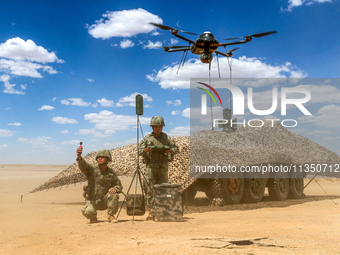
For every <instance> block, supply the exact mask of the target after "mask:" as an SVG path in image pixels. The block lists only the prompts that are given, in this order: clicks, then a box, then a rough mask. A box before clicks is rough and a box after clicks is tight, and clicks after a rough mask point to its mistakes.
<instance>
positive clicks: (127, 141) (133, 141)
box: [124, 137, 140, 144]
mask: <svg viewBox="0 0 340 255" xmlns="http://www.w3.org/2000/svg"><path fill="white" fill-rule="evenodd" d="M139 142H140V141H139ZM133 143H137V138H136V137H134V138H131V139H129V140H126V141H125V142H124V144H133Z"/></svg>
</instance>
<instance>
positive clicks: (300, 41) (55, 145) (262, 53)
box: [0, 0, 340, 164]
mask: <svg viewBox="0 0 340 255" xmlns="http://www.w3.org/2000/svg"><path fill="white" fill-rule="evenodd" d="M206 3H207V2H206V1H195V2H192V1H184V2H183V1H171V3H169V2H161V1H17V0H11V1H1V3H0V29H1V30H0V31H1V33H0V119H1V122H0V163H2V164H5V163H7V164H13V163H21V164H72V163H73V162H74V160H75V150H76V148H77V146H78V145H79V141H82V142H83V143H84V153H88V152H91V151H96V150H99V149H102V148H107V149H112V148H116V147H120V146H124V145H126V144H130V143H133V142H135V140H136V127H135V126H136V115H135V107H134V98H135V95H136V93H141V94H143V95H144V115H143V116H141V122H142V124H143V131H144V133H147V132H150V130H151V129H150V127H149V125H148V124H149V121H150V118H151V117H152V116H154V115H161V116H163V117H164V118H165V120H166V126H165V128H164V131H165V132H166V133H168V134H170V135H172V136H178V135H188V134H189V125H190V119H189V114H188V112H190V110H189V108H190V90H189V87H190V78H208V75H209V73H208V66H207V65H205V64H202V63H200V61H199V56H197V55H193V54H190V53H189V54H188V57H187V63H186V64H185V65H184V66H183V67H181V70H180V72H179V74H177V75H176V71H177V68H178V63H179V61H180V59H181V57H182V54H181V53H166V52H164V51H163V50H162V49H150V48H148V47H147V46H153V45H155V46H157V45H159V46H167V45H187V43H186V42H183V41H180V40H178V39H176V38H175V37H174V36H172V35H171V34H170V32H169V31H164V30H160V29H157V28H155V27H152V26H150V25H148V22H150V21H151V22H154V23H161V24H164V25H167V26H171V27H175V28H178V29H182V30H185V31H190V32H195V33H198V34H201V33H203V32H204V31H210V32H212V33H213V34H214V35H215V37H216V38H217V40H218V41H219V42H224V40H223V39H225V38H231V37H238V36H244V35H249V34H254V33H259V32H265V31H271V30H277V31H278V33H277V34H273V35H269V36H267V37H262V38H254V39H253V41H252V42H250V43H247V44H241V45H239V46H238V47H239V48H240V49H239V50H237V51H235V52H234V56H233V57H232V63H233V64H232V65H233V77H235V78H236V77H242V78H244V77H251V78H253V77H255V78H284V77H286V78H322V79H321V81H320V83H319V84H317V85H315V84H305V85H306V86H309V87H308V88H309V89H310V90H312V98H313V100H311V102H310V104H309V107H310V109H311V112H312V114H313V116H312V117H311V118H312V119H306V118H305V119H304V118H303V116H296V118H302V119H300V120H301V123H299V125H298V127H297V128H296V129H295V130H294V132H296V133H299V134H301V135H304V136H306V137H307V138H309V139H311V140H312V141H315V142H317V143H319V144H321V145H323V146H325V147H327V148H329V149H331V150H333V151H335V152H336V153H338V154H340V150H339V149H338V146H337V144H339V141H340V138H339V132H338V131H339V128H340V126H339V121H336V119H337V118H338V117H339V116H340V89H339V87H340V86H339V85H337V84H338V83H337V82H336V81H337V78H339V73H338V70H339V69H340V62H339V56H340V46H339V41H340V35H339V30H340V29H339V24H340V17H339V15H338V14H339V10H340V1H336V0H333V1H332V0H266V1H262V0H261V1H259V0H254V1H244V0H239V1H224V2H222V1H210V2H209V4H208V5H207V4H206ZM185 36H187V37H188V38H190V39H192V40H195V39H196V38H197V36H194V35H187V34H185ZM232 48H234V46H229V47H227V50H231V49H232ZM219 50H220V51H222V52H224V49H223V48H221V49H219ZM219 59H220V68H221V76H222V78H229V67H228V62H227V59H226V58H224V57H220V58H219ZM215 60H216V58H215ZM215 60H214V62H213V63H212V70H211V76H212V77H213V78H217V77H218V76H217V66H216V61H215ZM331 78H332V79H331ZM329 79H331V81H332V82H329V81H328V80H329ZM270 89H271V88H270V87H261V88H258V90H257V91H256V92H258V93H259V94H258V96H259V99H258V100H259V101H261V99H260V96H261V93H262V96H264V95H266V93H267V91H269V90H270ZM313 95H314V97H313ZM315 95H316V96H317V97H320V98H321V97H322V99H319V100H317V99H316V98H317V97H315ZM325 112H327V114H326V115H325ZM329 112H331V113H330V114H329ZM332 121H333V122H332ZM320 123H323V124H322V125H321V124H320Z"/></svg>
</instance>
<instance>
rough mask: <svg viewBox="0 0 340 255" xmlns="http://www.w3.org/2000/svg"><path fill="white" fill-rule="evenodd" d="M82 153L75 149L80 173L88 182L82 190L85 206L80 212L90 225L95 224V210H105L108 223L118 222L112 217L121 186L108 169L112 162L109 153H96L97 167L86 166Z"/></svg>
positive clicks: (80, 149)
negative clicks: (88, 220)
mask: <svg viewBox="0 0 340 255" xmlns="http://www.w3.org/2000/svg"><path fill="white" fill-rule="evenodd" d="M82 152H83V149H82V148H78V149H77V156H78V157H77V161H78V166H79V169H80V171H81V172H82V173H83V174H85V176H86V178H87V180H88V186H87V187H86V190H85V189H84V191H85V194H84V196H85V198H86V204H85V206H84V207H83V208H82V209H81V212H82V213H83V215H84V216H85V217H86V218H88V219H90V223H94V222H97V210H106V209H107V214H108V221H109V222H112V223H115V222H118V220H117V219H116V218H115V217H114V215H115V214H116V213H117V211H118V200H119V195H118V193H120V192H122V189H123V186H122V184H121V182H120V180H119V178H118V176H117V175H116V174H115V173H114V172H113V170H112V169H111V168H109V167H108V163H109V162H110V161H112V158H111V153H110V151H109V150H100V151H98V153H97V156H96V161H97V163H98V165H90V164H88V163H87V162H86V161H85V160H84V159H83V158H82V157H81V154H82Z"/></svg>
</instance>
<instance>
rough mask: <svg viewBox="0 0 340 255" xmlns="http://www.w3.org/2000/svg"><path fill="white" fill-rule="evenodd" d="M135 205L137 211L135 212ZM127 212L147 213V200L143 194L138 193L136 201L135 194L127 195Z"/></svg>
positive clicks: (129, 213)
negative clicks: (145, 200)
mask: <svg viewBox="0 0 340 255" xmlns="http://www.w3.org/2000/svg"><path fill="white" fill-rule="evenodd" d="M134 207H135V213H134V214H133V208H134ZM126 214H127V215H129V216H133V215H137V216H141V215H144V214H145V202H144V196H143V195H142V194H136V203H135V194H127V195H126Z"/></svg>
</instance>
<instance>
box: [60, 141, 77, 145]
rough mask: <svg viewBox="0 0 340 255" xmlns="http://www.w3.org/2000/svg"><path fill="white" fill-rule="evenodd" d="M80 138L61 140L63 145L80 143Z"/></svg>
mask: <svg viewBox="0 0 340 255" xmlns="http://www.w3.org/2000/svg"><path fill="white" fill-rule="evenodd" d="M79 142H80V141H79V140H71V141H64V142H61V143H60V144H61V145H79Z"/></svg>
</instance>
